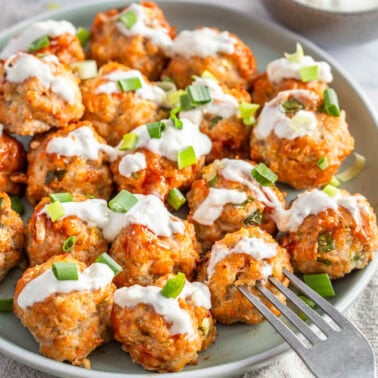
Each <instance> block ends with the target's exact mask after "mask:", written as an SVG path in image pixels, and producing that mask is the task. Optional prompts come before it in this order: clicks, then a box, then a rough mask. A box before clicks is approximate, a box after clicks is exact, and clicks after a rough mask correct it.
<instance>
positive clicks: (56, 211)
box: [46, 202, 65, 222]
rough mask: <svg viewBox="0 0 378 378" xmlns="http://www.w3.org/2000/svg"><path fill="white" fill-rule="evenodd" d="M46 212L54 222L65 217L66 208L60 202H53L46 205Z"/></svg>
mask: <svg viewBox="0 0 378 378" xmlns="http://www.w3.org/2000/svg"><path fill="white" fill-rule="evenodd" d="M46 212H47V214H48V215H49V217H50V218H51V220H52V221H53V222H55V221H57V220H58V219H60V218H62V217H64V214H65V212H64V208H63V206H62V204H61V203H60V202H53V203H49V204H48V205H46Z"/></svg>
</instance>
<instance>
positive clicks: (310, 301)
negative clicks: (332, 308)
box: [298, 295, 317, 321]
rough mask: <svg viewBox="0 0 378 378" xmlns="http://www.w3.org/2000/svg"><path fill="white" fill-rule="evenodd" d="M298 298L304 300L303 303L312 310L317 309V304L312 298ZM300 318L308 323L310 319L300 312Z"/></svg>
mask: <svg viewBox="0 0 378 378" xmlns="http://www.w3.org/2000/svg"><path fill="white" fill-rule="evenodd" d="M298 296H299V298H301V299H302V301H303V302H304V303H306V305H308V306H310V307H311V308H312V309H315V308H316V307H317V305H316V303H315V302H314V301H312V300H311V299H310V298H307V297H305V296H304V295H298ZM298 316H299V317H300V318H301V319H302V320H304V321H306V320H307V319H308V317H307V316H306V314H305V313H304V312H302V311H299V312H298Z"/></svg>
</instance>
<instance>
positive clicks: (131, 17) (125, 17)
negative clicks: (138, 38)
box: [117, 11, 138, 30]
mask: <svg viewBox="0 0 378 378" xmlns="http://www.w3.org/2000/svg"><path fill="white" fill-rule="evenodd" d="M117 21H119V22H122V23H123V24H124V25H125V26H126V28H127V29H128V30H130V29H131V28H132V27H133V26H134V25H135V24H136V22H137V21H138V17H137V15H136V13H135V12H133V11H127V12H124V13H122V14H121V15H120V16H119V17H118V19H117Z"/></svg>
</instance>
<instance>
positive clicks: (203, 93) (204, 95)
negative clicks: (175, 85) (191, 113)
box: [186, 85, 211, 105]
mask: <svg viewBox="0 0 378 378" xmlns="http://www.w3.org/2000/svg"><path fill="white" fill-rule="evenodd" d="M186 91H187V92H188V95H189V97H190V100H191V102H192V103H194V104H195V105H203V104H207V103H208V102H210V101H211V94H210V90H209V88H208V87H207V86H206V85H189V86H188V87H187V88H186Z"/></svg>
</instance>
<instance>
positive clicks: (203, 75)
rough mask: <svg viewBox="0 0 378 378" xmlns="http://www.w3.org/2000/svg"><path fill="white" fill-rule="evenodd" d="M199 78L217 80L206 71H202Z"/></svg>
mask: <svg viewBox="0 0 378 378" xmlns="http://www.w3.org/2000/svg"><path fill="white" fill-rule="evenodd" d="M201 77H202V79H211V80H215V81H218V79H217V78H216V77H215V76H214V75H213V74H212V73H211V72H210V71H208V70H205V71H203V72H202V75H201Z"/></svg>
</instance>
